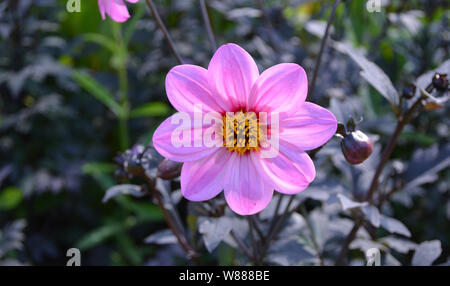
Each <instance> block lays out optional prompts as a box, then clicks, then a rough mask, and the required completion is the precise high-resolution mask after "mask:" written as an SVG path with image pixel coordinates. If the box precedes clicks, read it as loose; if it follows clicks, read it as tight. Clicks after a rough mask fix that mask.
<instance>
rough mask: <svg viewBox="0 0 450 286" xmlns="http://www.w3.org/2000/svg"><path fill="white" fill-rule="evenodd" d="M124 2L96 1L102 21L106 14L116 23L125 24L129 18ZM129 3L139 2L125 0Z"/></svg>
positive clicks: (116, 0)
mask: <svg viewBox="0 0 450 286" xmlns="http://www.w3.org/2000/svg"><path fill="white" fill-rule="evenodd" d="M123 1H124V0H98V8H99V9H100V14H101V15H102V18H103V20H105V19H106V14H108V15H109V17H111V19H113V20H114V21H116V22H120V23H121V22H125V21H126V20H128V18H130V13H128V9H127V6H126V5H125V3H124V2H123ZM126 1H127V2H130V3H137V2H138V1H139V0H126Z"/></svg>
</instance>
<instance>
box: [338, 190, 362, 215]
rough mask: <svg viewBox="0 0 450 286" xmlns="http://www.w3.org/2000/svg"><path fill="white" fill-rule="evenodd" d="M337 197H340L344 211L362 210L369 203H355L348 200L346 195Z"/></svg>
mask: <svg viewBox="0 0 450 286" xmlns="http://www.w3.org/2000/svg"><path fill="white" fill-rule="evenodd" d="M336 196H337V197H338V199H339V202H340V203H341V206H342V209H343V210H344V211H345V210H348V209H354V208H360V207H363V206H366V205H367V202H362V203H361V202H355V201H353V200H351V199H349V198H347V197H346V196H345V195H344V194H337V195H336Z"/></svg>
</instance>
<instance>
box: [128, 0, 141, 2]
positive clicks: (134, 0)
mask: <svg viewBox="0 0 450 286" xmlns="http://www.w3.org/2000/svg"><path fill="white" fill-rule="evenodd" d="M127 1H128V2H130V3H137V2H139V0H127Z"/></svg>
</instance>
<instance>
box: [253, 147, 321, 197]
mask: <svg viewBox="0 0 450 286" xmlns="http://www.w3.org/2000/svg"><path fill="white" fill-rule="evenodd" d="M253 160H254V161H255V162H258V161H259V164H260V166H261V168H259V169H258V171H259V174H260V176H261V177H262V178H263V179H264V180H265V181H266V183H267V184H269V185H270V186H272V187H273V188H274V189H275V190H277V191H278V192H280V193H283V194H296V193H299V192H301V191H303V190H304V189H306V188H307V187H308V185H309V184H310V183H311V182H312V181H313V180H314V178H315V176H316V170H315V168H314V164H313V162H312V160H311V158H310V157H309V156H308V154H306V153H305V152H299V151H298V150H296V148H295V147H294V146H289V145H283V146H280V153H279V154H278V156H276V157H274V158H259V157H257V156H254V158H253ZM256 164H258V163H256Z"/></svg>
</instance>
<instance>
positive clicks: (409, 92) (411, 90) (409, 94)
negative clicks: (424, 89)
mask: <svg viewBox="0 0 450 286" xmlns="http://www.w3.org/2000/svg"><path fill="white" fill-rule="evenodd" d="M414 94H416V86H415V85H414V84H412V83H411V84H408V85H405V86H404V87H403V93H402V95H403V97H404V98H406V99H411V98H413V97H414Z"/></svg>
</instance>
